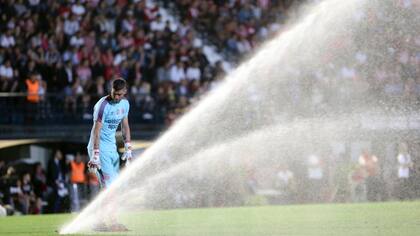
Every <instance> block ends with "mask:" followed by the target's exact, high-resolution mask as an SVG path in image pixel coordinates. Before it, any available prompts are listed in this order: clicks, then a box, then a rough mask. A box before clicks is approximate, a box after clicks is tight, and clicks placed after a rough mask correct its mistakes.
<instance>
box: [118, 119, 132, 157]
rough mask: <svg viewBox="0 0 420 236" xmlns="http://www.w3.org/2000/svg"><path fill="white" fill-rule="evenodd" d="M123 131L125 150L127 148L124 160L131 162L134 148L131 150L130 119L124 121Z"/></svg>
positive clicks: (122, 124)
mask: <svg viewBox="0 0 420 236" xmlns="http://www.w3.org/2000/svg"><path fill="white" fill-rule="evenodd" d="M121 131H122V136H123V139H124V148H125V152H124V154H123V156H122V159H123V160H125V159H127V160H130V159H131V158H132V154H131V150H132V148H131V133H130V125H129V124H128V117H125V118H124V119H123V120H122V123H121Z"/></svg>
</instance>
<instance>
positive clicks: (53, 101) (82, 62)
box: [0, 0, 293, 124]
mask: <svg viewBox="0 0 420 236" xmlns="http://www.w3.org/2000/svg"><path fill="white" fill-rule="evenodd" d="M157 2H158V3H159V4H161V5H162V4H163V6H168V7H170V8H171V9H173V10H174V9H175V11H173V12H174V13H175V14H178V15H176V17H178V18H179V22H178V21H177V22H175V21H169V20H168V19H169V18H168V16H167V15H165V14H162V9H161V6H160V5H159V4H152V3H150V2H147V1H127V0H119V1H116V0H108V1H84V0H77V1H76V0H75V1H51V0H49V1H24V0H8V1H2V2H1V3H0V22H1V24H0V92H27V93H28V96H27V99H26V103H27V104H25V106H24V107H26V110H25V109H22V106H23V105H22V106H18V105H16V104H18V103H17V99H12V101H9V102H8V103H6V102H4V101H3V102H4V104H2V105H4V106H5V107H6V109H8V110H9V111H10V113H12V114H14V115H13V116H12V115H11V116H10V118H8V119H7V118H5V117H4V118H2V119H3V120H2V122H5V123H23V122H34V121H39V120H48V119H49V118H50V119H51V118H53V117H54V118H55V120H60V119H58V118H60V117H63V116H65V115H70V117H71V115H74V114H78V115H79V114H80V117H81V118H83V119H86V120H89V119H90V118H91V115H90V112H91V110H92V109H91V108H92V106H93V104H94V102H96V100H97V98H98V97H101V96H104V95H106V94H107V92H108V91H109V82H110V80H111V79H112V78H113V77H114V76H122V77H123V78H125V79H126V80H127V81H128V83H129V85H130V89H129V93H128V98H129V99H130V100H131V102H132V106H133V107H134V109H132V110H133V111H136V112H137V113H139V114H140V116H139V117H138V118H139V119H136V120H137V122H152V121H154V122H160V123H163V122H165V121H166V123H167V124H170V123H171V122H172V121H173V120H174V119H175V118H176V117H178V116H179V115H180V114H182V113H183V112H184V111H185V110H186V108H187V107H188V106H189V105H190V104H191V103H194V102H195V101H196V100H197V99H198V98H199V97H200V95H202V94H204V93H205V92H206V91H208V90H209V89H211V88H213V87H215V84H217V82H218V80H220V78H222V77H223V75H224V74H225V72H226V70H225V69H224V67H223V66H222V65H223V60H224V59H223V58H225V59H227V60H230V61H232V62H235V61H237V60H238V59H239V58H240V56H241V55H244V54H246V53H247V52H250V51H251V50H252V49H253V48H255V47H256V44H257V43H258V41H261V40H263V39H265V38H267V37H269V36H270V35H272V34H273V33H274V32H276V31H277V30H278V29H279V27H280V25H279V22H281V21H283V20H284V19H285V18H286V14H285V10H286V9H287V7H289V6H290V5H291V2H293V1H227V2H226V3H225V2H224V1H192V2H189V1H175V2H171V1H157ZM213 22H216V25H214V23H213ZM214 26H216V27H214ZM197 32H198V33H197ZM205 43H210V44H212V45H215V46H216V47H217V51H219V52H220V53H222V54H223V55H224V57H223V58H222V60H218V61H216V62H213V63H210V62H209V55H206V54H204V52H203V46H204V44H205ZM210 56H211V55H210ZM22 110H25V117H18V116H17V115H16V114H19V111H22ZM72 118H74V117H72ZM73 121H74V119H73ZM47 123H48V122H47Z"/></svg>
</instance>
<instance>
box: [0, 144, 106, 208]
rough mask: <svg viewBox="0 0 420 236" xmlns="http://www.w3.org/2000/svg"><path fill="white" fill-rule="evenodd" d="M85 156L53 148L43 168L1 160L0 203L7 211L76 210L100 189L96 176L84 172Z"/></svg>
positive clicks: (39, 164) (37, 165) (39, 165)
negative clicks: (52, 152) (53, 150)
mask: <svg viewBox="0 0 420 236" xmlns="http://www.w3.org/2000/svg"><path fill="white" fill-rule="evenodd" d="M87 159H88V158H87V156H86V155H83V154H80V153H74V154H73V153H68V154H66V155H64V154H63V152H62V151H61V150H56V151H55V152H54V154H53V156H52V157H51V158H50V159H49V161H48V164H47V165H46V166H45V167H44V166H43V165H42V164H41V163H35V164H26V165H22V164H19V163H18V162H10V163H6V162H5V161H2V160H0V205H3V206H6V209H7V210H8V214H43V213H60V212H74V211H79V210H80V209H81V208H82V207H83V206H84V205H85V203H86V202H88V201H89V200H91V199H92V198H94V197H95V196H96V195H97V193H98V192H99V182H98V179H97V178H96V176H95V175H94V174H92V173H90V172H88V171H87V168H86V162H87Z"/></svg>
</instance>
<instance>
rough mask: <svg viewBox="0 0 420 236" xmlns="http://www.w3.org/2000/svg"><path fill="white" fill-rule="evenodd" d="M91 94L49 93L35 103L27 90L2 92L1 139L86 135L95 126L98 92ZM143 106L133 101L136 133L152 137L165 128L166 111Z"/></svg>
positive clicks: (131, 123)
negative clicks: (94, 110)
mask: <svg viewBox="0 0 420 236" xmlns="http://www.w3.org/2000/svg"><path fill="white" fill-rule="evenodd" d="M88 97H89V98H87V97H83V95H82V96H75V97H65V96H64V95H63V94H51V93H49V94H45V95H43V96H40V100H39V101H38V102H36V103H34V102H30V101H28V99H27V93H0V139H5V138H48V137H49V138H59V137H61V138H66V137H69V138H70V137H71V138H73V139H76V140H77V139H79V138H81V139H86V135H89V130H90V127H91V126H92V119H93V116H92V113H93V107H94V105H95V103H96V102H97V101H98V99H99V97H97V96H91V95H88ZM128 99H129V100H131V99H130V98H128ZM140 106H141V104H136V102H135V101H130V107H131V109H130V113H129V120H130V125H131V127H132V133H133V137H137V138H142V139H144V138H146V139H150V138H153V137H155V136H156V135H157V134H158V132H159V131H160V130H162V129H163V120H164V118H163V117H164V116H165V114H164V113H163V112H162V111H160V110H159V109H158V108H155V109H154V110H144V109H142V108H141V107H140Z"/></svg>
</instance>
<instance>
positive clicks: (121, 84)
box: [112, 78, 127, 91]
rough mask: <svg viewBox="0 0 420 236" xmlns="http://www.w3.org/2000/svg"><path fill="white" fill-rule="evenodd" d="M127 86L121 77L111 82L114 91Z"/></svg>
mask: <svg viewBox="0 0 420 236" xmlns="http://www.w3.org/2000/svg"><path fill="white" fill-rule="evenodd" d="M126 86H127V83H126V82H125V80H124V79H122V78H117V79H115V80H114V81H113V82H112V88H113V89H114V90H116V91H118V90H121V89H124V88H125V87H126Z"/></svg>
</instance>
